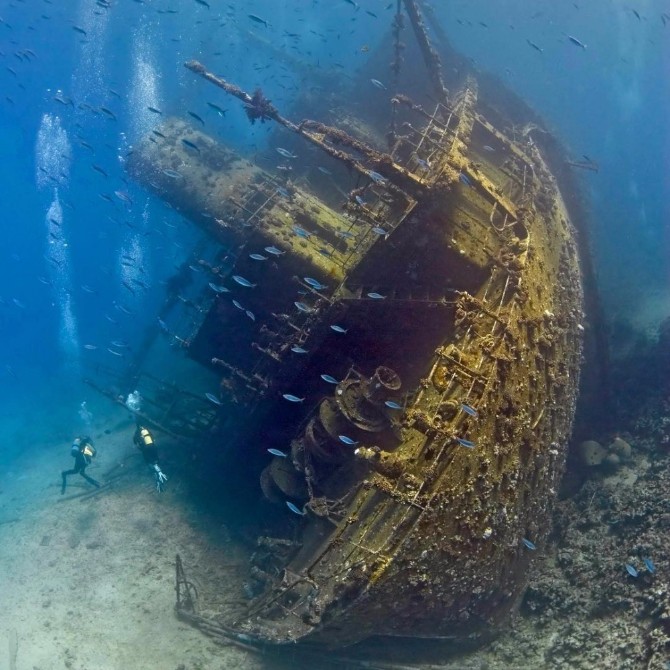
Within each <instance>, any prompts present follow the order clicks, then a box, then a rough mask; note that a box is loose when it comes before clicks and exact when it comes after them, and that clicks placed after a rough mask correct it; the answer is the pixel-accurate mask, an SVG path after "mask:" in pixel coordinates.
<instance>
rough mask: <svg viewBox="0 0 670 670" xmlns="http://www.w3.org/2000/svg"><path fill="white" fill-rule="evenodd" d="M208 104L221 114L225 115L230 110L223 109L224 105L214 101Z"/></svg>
mask: <svg viewBox="0 0 670 670" xmlns="http://www.w3.org/2000/svg"><path fill="white" fill-rule="evenodd" d="M207 106H208V107H210V108H211V109H213V110H214V111H215V112H216V113H217V114H218V115H219V116H225V115H226V112H227V111H228V110H227V109H223V108H222V107H219V106H218V105H215V104H214V103H213V102H208V103H207Z"/></svg>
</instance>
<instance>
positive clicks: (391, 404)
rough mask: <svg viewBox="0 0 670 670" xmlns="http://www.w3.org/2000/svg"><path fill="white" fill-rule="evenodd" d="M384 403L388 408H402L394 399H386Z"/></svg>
mask: <svg viewBox="0 0 670 670" xmlns="http://www.w3.org/2000/svg"><path fill="white" fill-rule="evenodd" d="M384 404H385V405H386V406H387V407H388V408H389V409H402V406H401V405H399V404H398V403H397V402H396V401H395V400H387V401H386V402H385V403H384Z"/></svg>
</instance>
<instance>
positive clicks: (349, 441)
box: [337, 435, 358, 446]
mask: <svg viewBox="0 0 670 670" xmlns="http://www.w3.org/2000/svg"><path fill="white" fill-rule="evenodd" d="M337 437H338V438H339V440H340V442H344V444H348V445H349V446H353V445H354V444H358V442H356V440H352V439H351V438H350V437H349V436H348V435H338V436H337Z"/></svg>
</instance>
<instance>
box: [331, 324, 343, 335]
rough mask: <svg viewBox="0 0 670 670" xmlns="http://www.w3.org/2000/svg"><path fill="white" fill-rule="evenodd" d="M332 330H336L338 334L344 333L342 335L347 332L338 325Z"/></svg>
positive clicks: (332, 327)
mask: <svg viewBox="0 0 670 670" xmlns="http://www.w3.org/2000/svg"><path fill="white" fill-rule="evenodd" d="M330 329H331V330H334V331H335V332H336V333H342V335H344V334H345V333H346V332H347V329H346V328H342V326H338V325H337V324H334V325H332V326H331V327H330Z"/></svg>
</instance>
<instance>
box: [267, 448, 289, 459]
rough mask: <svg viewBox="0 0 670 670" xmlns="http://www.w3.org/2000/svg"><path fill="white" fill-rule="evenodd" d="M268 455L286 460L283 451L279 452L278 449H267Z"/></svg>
mask: <svg viewBox="0 0 670 670" xmlns="http://www.w3.org/2000/svg"><path fill="white" fill-rule="evenodd" d="M268 453H269V454H272V455H273V456H279V458H286V454H285V453H284V452H283V451H279V449H268Z"/></svg>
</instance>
